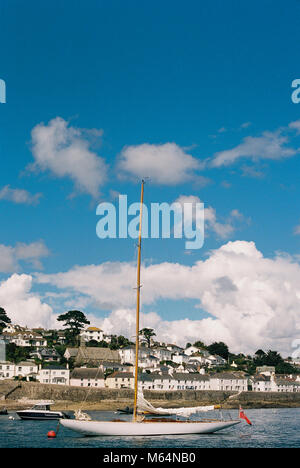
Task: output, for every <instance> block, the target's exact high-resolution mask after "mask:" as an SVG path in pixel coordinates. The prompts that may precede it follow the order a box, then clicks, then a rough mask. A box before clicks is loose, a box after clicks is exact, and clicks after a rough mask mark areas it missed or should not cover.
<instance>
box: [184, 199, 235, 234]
mask: <svg viewBox="0 0 300 468" xmlns="http://www.w3.org/2000/svg"><path fill="white" fill-rule="evenodd" d="M175 203H180V205H182V206H184V204H185V203H189V204H191V205H192V206H193V207H194V210H193V212H192V219H191V220H190V222H191V223H192V222H193V221H195V217H196V207H197V206H199V203H201V200H200V198H199V197H197V196H194V195H188V196H186V195H181V196H180V197H179V198H177V200H175ZM185 217H186V216H185ZM243 220H244V216H243V215H242V214H241V213H240V212H239V211H238V210H236V209H235V210H232V211H231V213H230V215H229V216H228V217H227V220H226V221H225V222H220V220H219V219H217V213H216V209H215V208H213V207H211V206H208V207H205V208H204V226H205V231H206V232H207V231H211V232H213V233H214V234H216V236H217V237H219V238H221V239H226V238H228V237H229V236H230V235H231V234H233V232H234V230H235V228H236V221H243Z"/></svg>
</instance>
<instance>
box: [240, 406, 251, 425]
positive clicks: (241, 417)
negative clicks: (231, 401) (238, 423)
mask: <svg viewBox="0 0 300 468" xmlns="http://www.w3.org/2000/svg"><path fill="white" fill-rule="evenodd" d="M239 417H240V419H245V421H246V422H247V423H248V424H250V426H252V422H251V421H250V420H249V419H248V418H247V416H246V415H245V413H244V411H243V409H242V407H241V406H240V414H239Z"/></svg>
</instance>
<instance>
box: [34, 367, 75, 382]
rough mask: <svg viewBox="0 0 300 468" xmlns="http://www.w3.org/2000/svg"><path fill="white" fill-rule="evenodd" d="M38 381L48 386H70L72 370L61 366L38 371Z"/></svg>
mask: <svg viewBox="0 0 300 468" xmlns="http://www.w3.org/2000/svg"><path fill="white" fill-rule="evenodd" d="M37 380H38V381H39V382H40V383H46V384H59V385H69V383H70V370H69V369H68V367H65V366H62V365H59V364H55V365H51V366H47V367H44V368H42V369H40V370H39V371H38V375H37Z"/></svg>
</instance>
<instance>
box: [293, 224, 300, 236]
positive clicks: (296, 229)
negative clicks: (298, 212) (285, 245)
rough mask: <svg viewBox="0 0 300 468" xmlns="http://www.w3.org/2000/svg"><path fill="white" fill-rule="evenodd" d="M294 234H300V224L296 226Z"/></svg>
mask: <svg viewBox="0 0 300 468" xmlns="http://www.w3.org/2000/svg"><path fill="white" fill-rule="evenodd" d="M294 234H295V235H296V236H298V235H299V234H300V224H298V226H296V227H295V228H294Z"/></svg>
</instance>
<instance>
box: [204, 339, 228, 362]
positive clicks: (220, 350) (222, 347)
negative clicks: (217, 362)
mask: <svg viewBox="0 0 300 468" xmlns="http://www.w3.org/2000/svg"><path fill="white" fill-rule="evenodd" d="M207 349H208V351H209V352H210V353H211V354H217V355H218V356H221V357H222V358H223V359H226V360H227V359H228V355H229V350H228V346H227V345H226V344H225V343H223V342H222V341H220V342H218V343H212V344H211V345H209V346H207Z"/></svg>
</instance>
